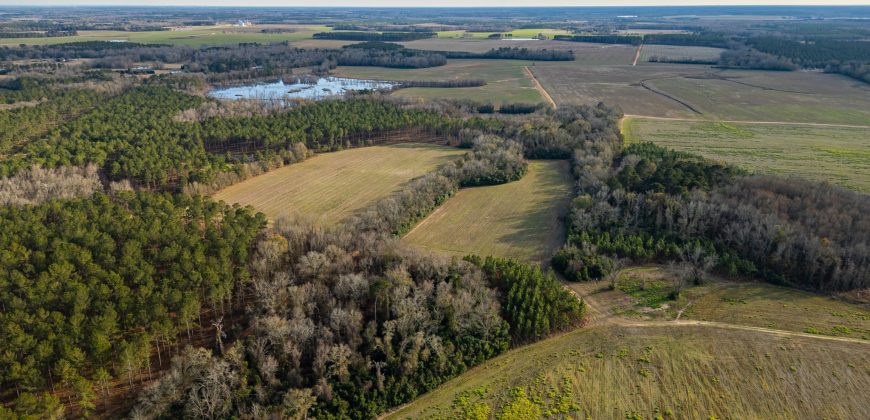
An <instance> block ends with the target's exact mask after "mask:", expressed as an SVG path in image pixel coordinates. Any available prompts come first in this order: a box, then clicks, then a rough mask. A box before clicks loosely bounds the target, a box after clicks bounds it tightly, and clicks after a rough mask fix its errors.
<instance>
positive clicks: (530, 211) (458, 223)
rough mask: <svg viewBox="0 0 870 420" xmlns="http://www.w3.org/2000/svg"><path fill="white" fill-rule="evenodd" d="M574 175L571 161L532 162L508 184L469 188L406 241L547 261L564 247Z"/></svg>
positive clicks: (444, 249)
mask: <svg viewBox="0 0 870 420" xmlns="http://www.w3.org/2000/svg"><path fill="white" fill-rule="evenodd" d="M570 196H571V176H570V174H569V171H568V163H567V162H565V161H531V162H529V172H528V173H527V174H526V176H524V177H523V178H522V179H520V180H519V181H514V182H511V183H508V184H502V185H494V186H486V187H475V188H466V189H463V190H461V191H459V192H458V193H457V194H456V195H455V196H453V197H451V198H450V199H449V200H447V202H446V203H444V204H443V205H442V206H441V207H439V208H438V209H436V210H435V211H434V212H433V213H432V214H431V215H429V217H428V218H426V219H425V220H423V221H422V222H420V224H419V225H417V226H416V227H415V228H414V229H412V230H411V231H410V232H409V233H408V234H407V235H406V236H405V238H404V241H406V242H408V243H410V244H413V245H416V246H419V247H421V248H424V249H429V250H433V251H437V252H443V253H447V254H451V255H457V256H464V255H468V254H477V255H481V256H488V255H493V256H500V257H510V258H517V259H520V260H524V261H529V262H541V261H544V260H546V259H547V258H549V256H550V255H551V254H552V252H553V251H554V250H555V249H556V248H557V247H558V246H559V245H561V244H562V242H563V236H564V233H563V227H562V220H561V216H563V215H564V214H565V213H566V212H567V207H568V200H570Z"/></svg>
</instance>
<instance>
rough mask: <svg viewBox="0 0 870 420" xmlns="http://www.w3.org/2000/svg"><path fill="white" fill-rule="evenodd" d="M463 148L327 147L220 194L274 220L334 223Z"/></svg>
mask: <svg viewBox="0 0 870 420" xmlns="http://www.w3.org/2000/svg"><path fill="white" fill-rule="evenodd" d="M463 153H465V152H464V151H462V150H459V149H455V148H451V147H445V146H435V145H422V144H401V145H394V146H373V147H364V148H358V149H349V150H344V151H340V152H334V153H324V154H319V155H317V156H315V157H313V158H311V159H309V160H306V161H305V162H302V163H298V164H294V165H289V166H285V167H283V168H280V169H276V170H274V171H271V172H268V173H265V174H263V175H260V176H257V177H254V178H251V179H248V180H245V181H243V182H240V183H238V184H235V185H232V186H230V187H228V188H225V189H223V190H221V191H218V192H217V193H215V194H214V198H216V199H218V200H223V201H226V202H228V203H239V204H242V205H250V206H253V207H254V208H255V209H256V210H258V211H261V212H263V213H264V214H266V216H267V217H268V218H269V219H270V220H275V219H277V218H280V217H282V216H290V215H301V216H304V217H310V218H313V219H317V220H318V221H320V222H323V223H326V224H334V223H336V222H339V221H341V220H342V219H343V218H345V217H347V216H348V215H350V214H351V213H353V212H354V211H356V210H359V209H361V208H363V207H365V206H367V205H369V204H371V203H372V202H374V201H376V200H378V199H379V198H382V197H384V196H387V195H389V194H390V193H391V192H393V191H395V190H396V189H397V188H398V187H399V186H400V185H402V184H403V183H405V182H407V181H409V180H411V179H413V178H416V177H418V176H421V175H424V174H426V173H428V172H431V171H432V170H434V169H435V168H436V167H438V166H439V165H441V164H443V163H445V162H447V161H449V160H450V159H453V158H455V157H456V156H458V155H461V154H463Z"/></svg>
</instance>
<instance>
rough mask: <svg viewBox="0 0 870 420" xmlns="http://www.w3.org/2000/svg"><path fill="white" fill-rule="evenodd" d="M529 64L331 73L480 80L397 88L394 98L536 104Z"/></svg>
mask: <svg viewBox="0 0 870 420" xmlns="http://www.w3.org/2000/svg"><path fill="white" fill-rule="evenodd" d="M530 64H531V63H530V62H528V61H519V60H449V62H448V63H447V65H444V66H441V67H431V68H425V69H390V68H384V67H338V68H337V69H335V71H334V72H333V73H334V74H336V75H338V76H344V77H351V78H357V79H373V80H455V79H483V80H486V82H487V84H486V85H485V86H480V87H469V88H409V89H400V90H398V91H396V92H395V93H394V95H396V96H403V97H409V98H426V99H431V98H447V99H473V100H475V101H483V102H492V103H504V102H526V103H538V102H541V101H543V98H542V97H541V95H540V94H539V93H538V91H537V90H536V89H535V87H534V85H533V84H532V81H531V80H529V78H528V77H527V76H526V75H525V72H524V71H523V67H524V66H528V65H530Z"/></svg>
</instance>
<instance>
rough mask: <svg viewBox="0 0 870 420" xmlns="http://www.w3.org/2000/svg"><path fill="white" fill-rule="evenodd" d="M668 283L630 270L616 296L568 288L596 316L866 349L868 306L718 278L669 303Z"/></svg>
mask: <svg viewBox="0 0 870 420" xmlns="http://www.w3.org/2000/svg"><path fill="white" fill-rule="evenodd" d="M672 278H673V276H672V274H671V273H669V272H668V270H667V268H665V267H661V266H645V267H631V268H627V269H624V270H622V271H621V272H620V275H619V277H618V279H617V282H616V289H615V290H612V289H610V287H609V285H608V284H606V283H605V282H603V281H599V282H587V283H570V284H569V287H570V288H571V289H573V290H574V291H576V292H577V293H579V294H581V295H583V296H590V298H591V299H593V300H594V301H595V303H596V306H597V309H598V311H599V312H601V314H600V315H618V316H622V317H629V318H632V319H634V320H672V319H674V318H676V317H677V315H678V314H679V316H680V319H693V320H698V321H712V322H722V323H727V324H735V325H745V326H750V327H761V328H771V329H776V330H783V331H793V332H798V333H807V332H809V333H813V334H820V335H831V336H841V337H851V338H856V339H864V340H868V345H870V308H868V307H867V306H863V305H859V304H853V303H848V302H845V301H842V300H838V299H834V298H832V297H829V296H825V295H819V294H815V293H809V292H804V291H801V290H795V289H792V288H788V287H781V286H776V285H772V284H767V283H756V282H734V281H728V280H724V279H719V278H712V279H711V281H709V282H707V283H705V284H703V285H700V286H692V285H690V286H689V287H687V288H685V289H683V291H682V293H680V296H679V298H678V299H676V300H673V299H672V298H671V296H670V295H671V291H672V290H673V282H672V281H671V280H672ZM681 311H682V313H681Z"/></svg>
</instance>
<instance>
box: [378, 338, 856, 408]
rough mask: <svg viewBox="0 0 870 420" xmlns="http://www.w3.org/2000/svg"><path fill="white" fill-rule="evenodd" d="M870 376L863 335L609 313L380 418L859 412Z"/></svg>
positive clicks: (474, 371)
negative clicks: (640, 321)
mask: <svg viewBox="0 0 870 420" xmlns="http://www.w3.org/2000/svg"><path fill="white" fill-rule="evenodd" d="M868 386H870V343H862V342H846V341H835V340H833V339H826V338H824V337H821V338H816V337H804V336H799V335H787V334H772V333H767V332H757V331H749V330H740V329H733V328H719V327H709V326H698V325H691V324H689V323H679V324H678V323H672V324H668V323H662V322H659V323H650V324H647V325H616V324H608V325H601V326H594V327H590V328H580V329H577V330H574V331H572V332H569V333H567V334H564V335H561V336H556V337H553V338H550V339H546V340H543V341H541V342H538V343H535V344H532V345H529V346H526V347H522V348H519V349H516V350H512V351H509V352H508V353H506V354H504V355H502V356H500V357H497V358H495V359H492V360H490V361H488V362H486V363H484V364H483V365H481V366H478V367H476V368H473V369H471V370H470V371H469V372H467V373H465V374H463V375H461V376H459V377H457V378H455V379H454V380H451V381H449V382H447V383H445V384H443V385H442V386H440V387H439V388H437V389H436V390H435V391H433V392H430V393H428V394H426V395H423V396H422V397H420V398H419V399H417V400H415V401H414V402H412V403H411V404H409V405H407V406H405V407H402V408H401V409H399V410H397V411H396V412H394V413H391V415H390V416H389V418H394V419H406V418H413V419H423V418H444V419H447V418H469V417H465V416H466V415H468V414H469V413H486V414H488V416H489V417H490V418H492V417H496V416H497V415H499V414H502V413H503V412H504V411H508V410H510V408H511V407H519V406H525V407H526V408H529V409H530V411H531V412H534V411H535V410H538V412H539V413H542V414H544V415H549V416H554V417H556V418H593V419H616V418H619V419H625V418H630V419H652V418H657V417H658V416H661V417H662V418H666V419H667V418H677V419H712V418H717V419H727V418H734V419H768V418H771V417H775V418H778V419H805V418H827V419H864V418H868V417H870V404H867V394H866V390H867V389H868V388H867V387H868ZM520 390H521V391H522V392H523V393H524V394H525V395H526V398H522V397H519V395H520V392H519V391H520ZM536 417H540V416H536ZM473 418H483V417H473Z"/></svg>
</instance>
